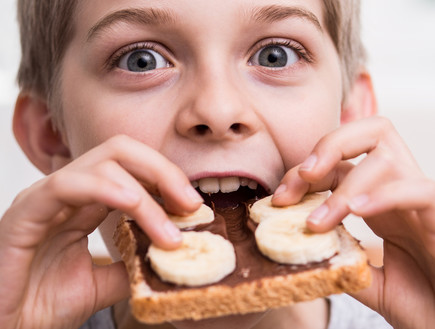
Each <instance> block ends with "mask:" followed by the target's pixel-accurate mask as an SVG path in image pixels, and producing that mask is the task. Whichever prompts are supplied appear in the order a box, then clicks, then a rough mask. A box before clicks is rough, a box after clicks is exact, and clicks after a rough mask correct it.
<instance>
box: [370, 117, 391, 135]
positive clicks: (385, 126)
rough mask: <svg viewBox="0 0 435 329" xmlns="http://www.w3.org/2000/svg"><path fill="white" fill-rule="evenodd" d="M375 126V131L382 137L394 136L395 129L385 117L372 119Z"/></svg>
mask: <svg viewBox="0 0 435 329" xmlns="http://www.w3.org/2000/svg"><path fill="white" fill-rule="evenodd" d="M373 119H374V120H375V122H376V125H377V130H378V131H379V133H380V134H381V135H383V136H391V135H396V128H395V127H394V125H393V123H392V122H391V120H390V119H388V118H386V117H375V118H373Z"/></svg>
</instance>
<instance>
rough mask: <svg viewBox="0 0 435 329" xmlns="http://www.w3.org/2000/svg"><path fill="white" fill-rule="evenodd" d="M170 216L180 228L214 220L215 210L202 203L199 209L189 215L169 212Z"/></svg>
mask: <svg viewBox="0 0 435 329" xmlns="http://www.w3.org/2000/svg"><path fill="white" fill-rule="evenodd" d="M168 216H169V219H170V220H171V221H172V222H173V223H174V224H175V225H176V226H177V227H178V228H179V229H183V228H188V227H193V226H196V225H199V224H208V223H211V222H212V221H214V213H213V210H212V209H211V208H210V207H209V206H207V205H205V204H202V205H201V207H199V209H198V210H196V211H195V212H194V213H192V214H190V215H187V216H176V215H171V214H168Z"/></svg>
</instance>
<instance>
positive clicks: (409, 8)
mask: <svg viewBox="0 0 435 329" xmlns="http://www.w3.org/2000/svg"><path fill="white" fill-rule="evenodd" d="M362 4H363V7H362V9H363V13H362V17H363V38H364V41H365V44H366V47H367V50H368V53H369V63H368V64H369V65H368V67H369V70H370V72H371V73H372V75H373V80H374V84H375V89H376V91H377V96H378V103H379V110H380V114H381V115H383V116H386V117H388V118H390V119H391V120H392V121H393V123H394V124H395V126H396V128H397V129H398V131H399V132H400V133H401V135H402V136H403V138H404V139H405V141H406V142H407V144H408V145H409V147H410V149H411V151H412V152H413V153H414V155H415V157H416V159H417V161H418V162H419V163H420V165H421V167H422V169H423V171H424V172H425V173H426V174H427V175H428V176H430V177H431V178H433V179H435V147H434V146H433V144H432V143H434V142H435V129H434V126H435V1H434V0H382V1H378V0H362ZM19 58H20V49H19V39H18V31H17V25H16V20H15V0H2V10H1V11H0V215H2V214H3V213H4V211H5V210H6V209H7V207H8V206H9V204H10V203H11V202H12V200H13V198H14V197H15V195H16V194H17V193H18V192H19V191H21V190H22V189H23V188H25V187H27V186H29V185H30V184H32V183H33V182H35V181H36V180H37V179H39V178H41V177H42V176H41V174H40V173H39V172H38V171H37V170H36V169H34V168H33V166H32V165H31V164H30V163H29V162H28V160H27V159H26V158H25V157H24V155H23V154H22V152H21V151H20V149H19V148H18V146H17V144H16V142H15V140H14V137H13V135H12V130H11V118H12V111H13V107H14V102H15V98H16V95H17V87H16V83H15V75H16V71H17V67H18V63H19ZM348 222H349V224H348V225H349V227H350V229H351V230H352V232H353V233H354V235H356V236H357V237H359V238H360V239H362V240H363V242H364V243H365V244H366V245H367V246H368V247H369V248H371V247H372V246H379V244H380V243H381V241H380V240H379V239H376V238H375V237H374V236H372V235H371V233H370V231H368V230H367V228H366V227H365V226H364V225H363V224H361V222H360V221H358V220H355V219H350V220H348ZM90 249H91V251H92V252H93V253H95V254H98V255H100V254H104V253H105V249H104V247H103V245H102V243H101V241H100V238H99V236H98V234H93V235H92V237H91V243H90Z"/></svg>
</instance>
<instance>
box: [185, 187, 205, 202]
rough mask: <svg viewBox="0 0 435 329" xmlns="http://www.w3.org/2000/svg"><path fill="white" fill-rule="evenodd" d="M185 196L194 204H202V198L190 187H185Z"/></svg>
mask: <svg viewBox="0 0 435 329" xmlns="http://www.w3.org/2000/svg"><path fill="white" fill-rule="evenodd" d="M186 195H187V197H188V198H189V199H190V200H192V201H193V202H195V203H203V202H204V200H203V198H202V197H201V196H200V195H199V193H198V192H197V191H196V190H195V189H194V188H193V186H192V185H187V186H186Z"/></svg>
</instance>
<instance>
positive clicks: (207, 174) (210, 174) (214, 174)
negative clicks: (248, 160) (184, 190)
mask: <svg viewBox="0 0 435 329" xmlns="http://www.w3.org/2000/svg"><path fill="white" fill-rule="evenodd" d="M223 177H243V178H248V179H250V180H254V181H256V182H257V183H258V184H259V185H261V187H262V188H264V190H265V191H266V192H267V193H272V189H271V188H270V186H269V185H268V184H267V183H266V182H265V181H263V180H262V179H260V178H259V177H257V176H255V175H252V174H249V173H246V172H243V171H226V172H207V171H206V172H201V173H198V174H195V175H192V176H190V177H189V180H190V181H191V182H193V181H196V180H199V179H202V178H223Z"/></svg>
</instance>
